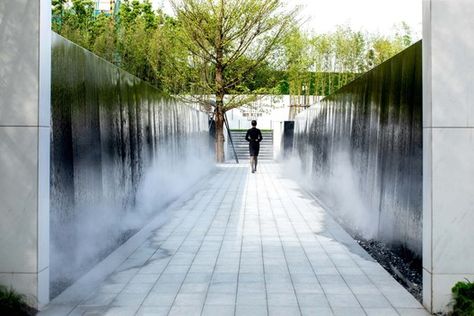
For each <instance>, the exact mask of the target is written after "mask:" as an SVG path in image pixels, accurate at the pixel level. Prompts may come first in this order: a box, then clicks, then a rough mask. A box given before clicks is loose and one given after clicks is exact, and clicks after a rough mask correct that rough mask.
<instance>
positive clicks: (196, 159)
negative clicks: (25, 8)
mask: <svg viewBox="0 0 474 316" xmlns="http://www.w3.org/2000/svg"><path fill="white" fill-rule="evenodd" d="M52 54H53V56H52V67H53V69H52V109H51V111H52V112H51V119H52V134H51V228H50V231H51V234H50V235H51V237H50V238H51V254H50V257H51V269H50V271H51V294H52V297H54V296H55V295H56V294H58V293H59V292H60V291H61V290H63V289H64V288H65V287H66V286H68V285H69V284H71V283H72V282H73V281H74V280H76V279H77V278H78V277H79V276H81V275H82V274H84V273H85V272H86V271H87V270H88V269H90V268H91V267H92V266H93V265H94V264H95V263H97V262H98V261H99V260H101V259H102V258H104V257H105V256H106V255H107V254H108V253H110V252H111V251H112V250H114V249H115V248H116V247H117V246H118V245H120V244H121V243H122V242H123V241H124V240H126V239H127V238H128V237H129V236H131V235H132V234H133V233H134V232H136V231H137V230H138V229H140V228H141V227H142V226H143V225H144V222H145V221H146V220H147V219H150V218H151V217H153V216H156V215H158V214H160V211H162V210H163V209H164V208H165V206H166V204H167V203H170V202H171V201H172V200H173V199H175V198H176V197H177V196H179V195H180V194H182V193H183V192H184V191H185V190H186V189H187V188H189V187H190V186H191V185H192V184H194V183H196V181H198V180H199V179H201V178H202V177H203V176H205V175H206V174H207V173H208V172H209V171H210V170H211V168H212V165H213V163H212V159H211V156H210V154H209V148H210V146H209V133H208V120H207V115H206V114H205V113H203V112H200V111H198V110H197V109H194V108H192V107H190V106H188V105H185V104H182V103H180V102H177V101H175V100H173V99H171V98H167V97H164V96H162V95H160V93H158V91H157V90H156V89H155V88H153V87H152V86H150V85H148V84H147V83H145V82H143V81H141V80H139V79H138V78H136V77H134V76H132V75H130V74H128V73H126V72H125V71H122V70H120V69H119V68H117V67H115V66H114V65H112V64H110V63H108V62H106V61H104V60H102V59H100V58H98V57H97V56H95V55H93V54H92V53H90V52H88V51H86V50H84V49H83V48H81V47H79V46H77V45H75V44H73V43H71V42H69V41H67V40H65V39H64V38H62V37H60V36H58V35H53V53H52ZM160 216H163V217H165V216H166V215H165V214H164V213H162V214H160ZM164 220H165V218H164Z"/></svg>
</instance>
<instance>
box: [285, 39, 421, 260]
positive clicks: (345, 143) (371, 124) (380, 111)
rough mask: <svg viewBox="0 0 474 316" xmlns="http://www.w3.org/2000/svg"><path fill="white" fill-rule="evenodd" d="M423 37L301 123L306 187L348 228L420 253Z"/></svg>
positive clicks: (298, 148)
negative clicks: (306, 176) (306, 179)
mask: <svg viewBox="0 0 474 316" xmlns="http://www.w3.org/2000/svg"><path fill="white" fill-rule="evenodd" d="M421 65H422V63H421V41H420V42H418V43H416V44H414V45H413V46H411V47H409V48H408V49H406V50H405V51H403V52H402V53H400V54H398V55H397V56H395V57H393V58H392V59H390V60H388V61H387V62H385V63H383V64H382V65H380V66H378V67H376V68H375V69H373V70H372V71H370V72H368V73H366V74H364V75H362V76H361V77H359V78H358V79H357V80H355V81H353V82H352V83H350V84H348V85H347V86H345V87H343V88H342V89H340V90H339V91H337V92H336V93H335V94H333V95H331V96H329V97H327V98H325V99H324V100H323V101H322V102H321V104H320V105H318V106H315V107H314V108H311V109H310V110H308V111H305V112H303V113H301V114H300V115H299V116H298V117H297V120H296V126H295V145H294V151H295V153H296V156H297V157H298V158H297V161H298V163H301V167H302V169H303V170H304V173H305V174H307V175H309V180H310V181H309V186H310V188H311V189H312V190H314V191H315V192H317V194H318V195H319V196H320V198H321V199H322V200H323V201H324V202H325V203H326V204H328V205H329V206H330V207H331V208H332V209H333V210H334V211H335V214H336V215H337V216H338V217H339V218H340V219H341V220H342V221H343V222H345V223H346V224H347V225H348V226H349V228H350V229H352V230H358V231H359V232H362V233H363V234H365V236H366V237H369V238H377V239H379V240H384V241H386V242H389V243H392V245H394V246H403V247H405V248H408V249H410V250H411V251H412V252H414V253H415V254H416V255H419V256H421V245H422V240H421V238H422V236H421V235H422V226H421V225H422V219H421V216H422V72H421Z"/></svg>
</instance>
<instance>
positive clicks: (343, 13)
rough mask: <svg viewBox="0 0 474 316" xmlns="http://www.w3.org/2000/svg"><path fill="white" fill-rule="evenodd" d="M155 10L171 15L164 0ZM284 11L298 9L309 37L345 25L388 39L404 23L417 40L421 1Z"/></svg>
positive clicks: (314, 1) (321, 4) (308, 3)
mask: <svg viewBox="0 0 474 316" xmlns="http://www.w3.org/2000/svg"><path fill="white" fill-rule="evenodd" d="M152 2H153V4H154V6H155V7H158V6H160V7H163V8H164V10H165V12H167V13H171V12H172V11H171V8H170V6H169V2H168V0H152ZM284 3H286V5H287V7H288V8H292V7H295V6H300V7H301V9H300V14H299V17H300V19H301V21H303V28H304V29H306V30H307V31H309V32H313V33H328V32H331V31H334V30H335V29H336V27H337V25H348V26H350V27H351V28H352V29H353V30H356V31H359V30H360V31H368V32H370V33H379V34H382V35H389V34H392V33H393V26H394V25H395V24H399V23H400V22H402V21H404V22H406V23H407V24H408V25H409V26H410V28H411V29H412V31H413V39H414V40H417V39H420V38H421V14H422V13H421V5H422V0H287V1H284Z"/></svg>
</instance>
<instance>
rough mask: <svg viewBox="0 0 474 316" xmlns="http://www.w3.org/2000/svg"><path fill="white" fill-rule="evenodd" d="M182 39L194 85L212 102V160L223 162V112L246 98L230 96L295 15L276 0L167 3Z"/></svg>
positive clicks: (172, 0) (279, 37)
mask: <svg viewBox="0 0 474 316" xmlns="http://www.w3.org/2000/svg"><path fill="white" fill-rule="evenodd" d="M171 3H172V6H173V8H174V11H175V13H176V16H177V19H178V22H179V23H180V27H181V32H180V34H179V35H180V36H181V40H182V43H184V45H185V46H186V47H187V49H188V51H189V53H190V60H189V63H190V66H191V68H194V69H196V70H198V71H196V75H195V76H194V78H192V81H193V82H192V84H193V85H194V86H195V87H196V88H197V89H198V90H199V91H196V92H199V93H200V94H202V95H206V94H212V95H215V98H216V106H215V110H214V114H215V121H216V161H217V162H223V161H224V114H225V112H226V111H228V110H230V109H233V108H236V107H239V106H242V105H243V104H245V103H246V102H248V99H246V98H245V97H239V98H237V97H231V98H230V100H228V101H226V102H225V103H224V96H225V95H226V94H229V95H232V94H233V92H234V91H236V90H238V88H239V85H240V84H241V83H242V82H243V81H244V80H245V78H246V76H247V75H248V74H250V73H251V72H252V71H254V70H255V69H256V68H257V67H258V66H259V65H261V64H262V63H263V62H264V61H265V60H266V58H267V57H268V55H269V54H270V53H271V51H272V50H273V49H274V48H275V46H276V45H277V44H278V43H279V42H280V41H281V39H282V38H283V35H284V34H285V33H286V32H288V30H289V28H290V26H291V22H292V20H293V17H294V14H295V11H291V12H285V11H283V10H282V9H281V8H282V1H280V0H171Z"/></svg>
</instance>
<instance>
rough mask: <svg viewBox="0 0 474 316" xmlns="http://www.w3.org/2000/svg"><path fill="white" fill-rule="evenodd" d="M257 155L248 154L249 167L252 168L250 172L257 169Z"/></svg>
mask: <svg viewBox="0 0 474 316" xmlns="http://www.w3.org/2000/svg"><path fill="white" fill-rule="evenodd" d="M257 157H258V156H250V167H251V168H252V172H255V171H257V161H258V158H257Z"/></svg>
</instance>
